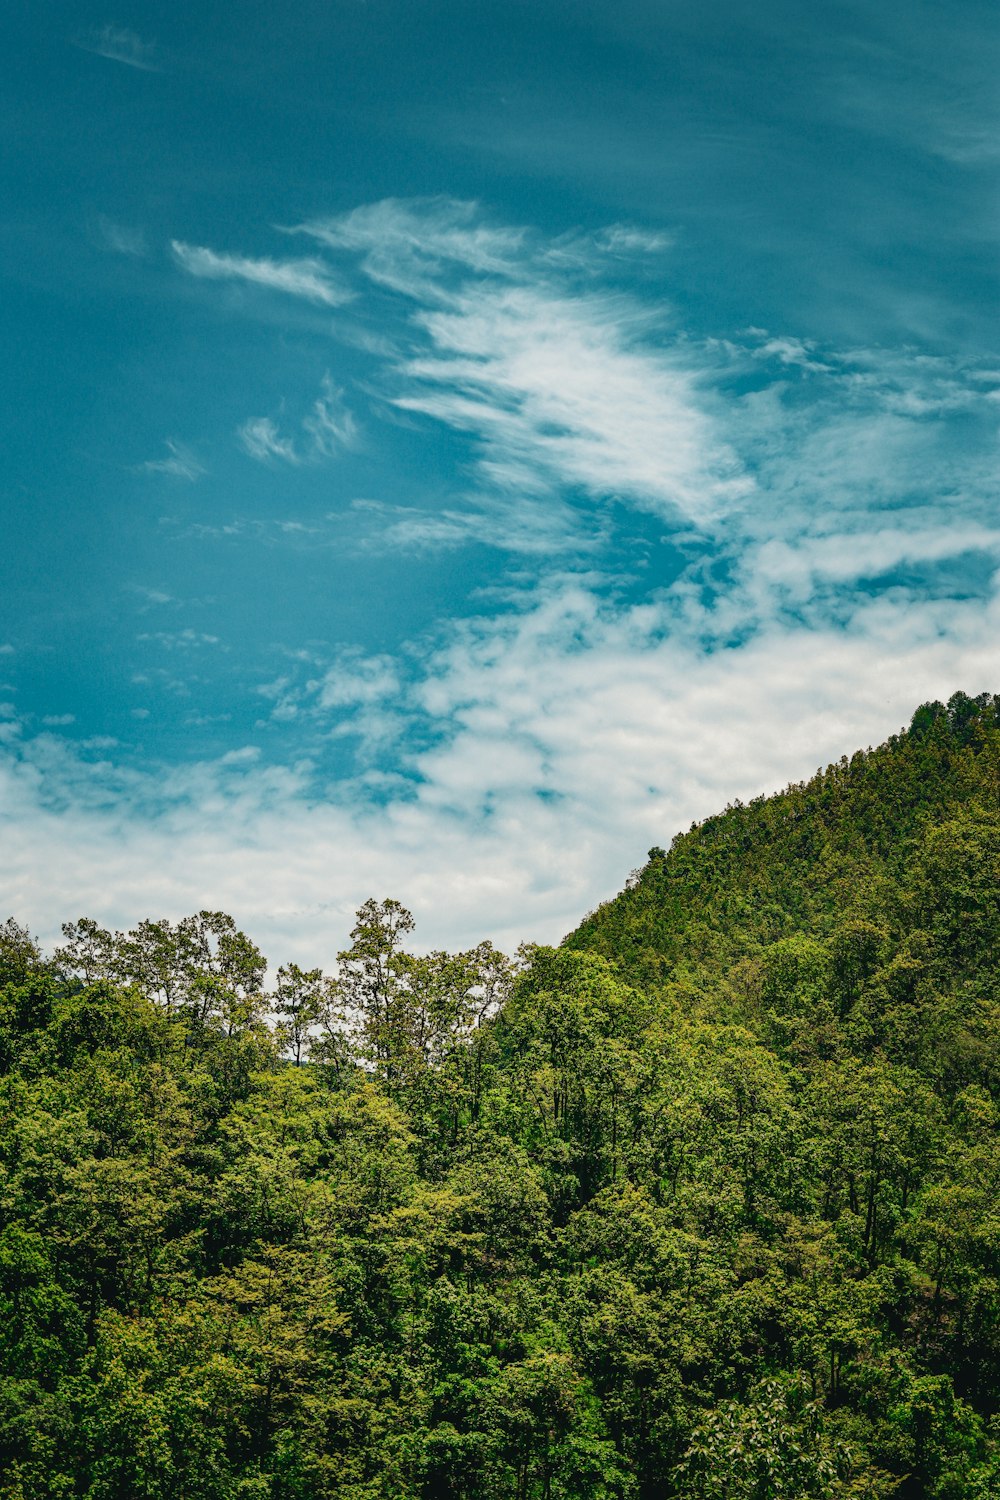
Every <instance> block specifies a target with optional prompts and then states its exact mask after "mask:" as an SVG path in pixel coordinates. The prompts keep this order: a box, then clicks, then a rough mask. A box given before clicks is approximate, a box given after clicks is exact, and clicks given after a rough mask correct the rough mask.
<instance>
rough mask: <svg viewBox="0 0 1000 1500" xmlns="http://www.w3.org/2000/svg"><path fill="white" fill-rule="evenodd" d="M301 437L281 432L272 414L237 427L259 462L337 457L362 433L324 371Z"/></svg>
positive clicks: (244, 445)
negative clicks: (318, 391) (359, 432)
mask: <svg viewBox="0 0 1000 1500" xmlns="http://www.w3.org/2000/svg"><path fill="white" fill-rule="evenodd" d="M301 432H302V434H303V435H302V436H301V437H289V436H287V435H285V434H284V433H282V432H281V430H280V428H279V427H278V425H277V423H276V422H275V421H274V419H273V418H272V417H251V418H249V419H248V420H247V421H246V422H244V423H242V424H241V426H240V427H239V428H238V429H237V434H236V435H237V438H238V439H239V443H240V446H241V448H242V449H243V451H244V452H245V453H246V454H248V455H249V457H250V458H255V459H256V460H257V461H258V462H259V463H267V462H269V461H270V460H273V459H278V460H280V461H281V462H283V463H288V464H301V463H310V462H314V463H315V462H319V461H321V460H323V459H328V458H335V457H337V456H338V455H339V454H340V453H342V452H343V450H344V449H345V448H350V447H352V446H353V444H354V443H355V441H356V439H357V436H358V428H357V423H356V422H355V420H354V417H353V415H352V413H351V412H350V411H349V410H348V408H347V406H346V405H345V404H344V393H343V391H341V390H340V389H338V387H337V386H335V385H334V383H333V381H332V380H331V378H330V376H329V374H327V375H324V377H323V381H322V384H321V386H320V393H319V395H318V396H317V397H316V400H315V401H314V402H313V404H312V406H311V407H310V408H309V410H308V412H307V413H306V415H305V416H304V417H303V418H302V422H301Z"/></svg>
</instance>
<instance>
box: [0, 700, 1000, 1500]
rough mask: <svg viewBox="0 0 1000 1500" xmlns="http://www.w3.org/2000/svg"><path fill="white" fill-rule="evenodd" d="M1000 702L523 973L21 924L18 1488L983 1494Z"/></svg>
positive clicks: (953, 1498) (4, 1341)
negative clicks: (41, 935) (326, 966)
mask: <svg viewBox="0 0 1000 1500" xmlns="http://www.w3.org/2000/svg"><path fill="white" fill-rule="evenodd" d="M998 710H1000V700H994V699H992V698H983V699H979V700H970V699H968V698H966V697H964V696H963V695H961V694H957V695H956V696H955V697H954V698H953V699H952V700H951V702H950V703H949V705H948V707H947V709H945V708H942V707H941V706H940V705H929V706H925V707H924V708H922V709H920V710H919V711H918V712H917V714H916V715H915V716H914V720H913V724H912V726H911V728H910V729H909V731H908V732H907V733H905V734H901V735H899V736H897V737H895V738H894V739H892V740H891V741H890V742H889V743H888V744H887V745H884V746H882V747H881V748H879V749H877V750H875V751H869V752H867V753H864V754H858V755H856V756H854V757H853V758H852V759H851V760H850V761H847V760H844V761H842V762H841V763H840V764H838V765H835V766H832V767H830V768H829V769H827V770H826V771H823V772H821V773H820V774H818V775H817V776H816V777H815V778H814V779H813V780H812V781H809V782H807V783H805V784H803V785H799V786H793V787H790V788H789V789H788V790H787V791H786V792H784V793H782V794H781V795H780V796H777V797H773V798H770V799H768V800H766V801H765V800H760V801H758V802H754V803H752V804H751V805H750V806H736V807H732V808H729V809H728V810H727V811H726V812H725V813H723V814H722V815H720V816H719V817H716V818H712V819H709V820H708V822H706V823H704V824H702V825H701V826H700V827H696V828H694V829H692V831H691V832H690V833H688V834H686V835H684V836H682V837H679V838H678V839H676V840H675V841H674V844H673V847H672V848H671V849H670V851H669V852H666V853H665V852H664V851H662V850H653V851H651V855H650V860H649V863H648V864H647V865H646V867H645V868H644V869H643V870H642V871H641V872H639V873H637V874H636V876H634V877H633V879H632V880H631V881H630V883H629V887H628V889H626V891H624V892H623V894H622V895H621V896H619V897H618V898H617V899H616V900H615V901H612V902H610V903H609V904H608V905H606V906H603V907H601V908H600V909H599V910H598V911H597V912H595V913H594V914H593V915H592V916H590V917H589V918H588V919H587V920H586V921H585V922H584V923H583V925H582V926H581V927H580V929H579V930H578V931H577V932H576V933H574V934H572V935H571V937H570V938H568V939H567V940H566V942H565V943H564V944H563V945H562V946H561V947H559V948H557V949H545V948H529V949H525V950H523V951H522V953H521V954H520V955H519V958H518V960H517V962H516V963H515V964H513V965H512V964H510V963H508V961H507V960H505V959H504V958H503V957H502V956H501V955H500V954H498V953H497V952H496V951H495V950H494V949H493V948H491V947H490V946H489V945H488V944H483V945H482V946H480V947H479V948H477V949H475V950H472V951H471V952H468V953H462V954H457V955H454V954H453V955H448V954H444V953H434V954H431V955H429V956H426V957H416V956H413V955H412V954H410V953H409V952H408V951H407V948H406V944H407V942H408V939H409V932H410V929H411V927H412V920H411V918H410V917H409V914H408V913H407V912H406V911H405V910H404V909H403V908H402V907H400V906H399V905H398V904H396V903H394V902H391V901H387V902H383V903H375V902H369V903H367V904H366V905H365V906H364V907H363V908H362V910H361V911H360V912H359V914H358V920H357V925H356V927H355V929H354V932H353V934H352V945H351V947H350V948H349V949H348V951H347V952H346V953H344V954H343V955H341V959H340V962H339V964H338V967H337V971H336V973H335V974H334V975H333V976H324V975H323V974H321V973H319V972H318V971H304V970H302V969H300V968H298V967H297V966H295V965H294V964H288V965H286V966H285V967H283V968H282V969H281V970H280V971H278V974H277V980H276V983H275V986H274V988H273V990H272V991H271V993H269V994H266V993H265V992H264V985H265V973H266V965H265V961H264V958H263V957H262V955H261V954H260V953H259V952H258V950H257V949H256V948H255V947H254V945H253V944H252V942H250V940H249V939H247V938H246V937H245V936H244V935H243V934H241V933H239V932H238V931H237V930H236V928H235V926H234V924H233V923H232V921H231V920H230V919H229V918H227V917H224V916H222V915H221V914H218V913H210V912H202V913H200V914H199V915H198V916H197V917H192V918H190V919H188V920H186V921H183V922H180V923H179V924H176V925H171V924H170V923H167V922H145V923H143V924H141V925H140V926H139V927H137V928H136V929H135V930H134V931H133V932H131V933H127V934H112V933H109V932H106V931H104V930H103V929H101V928H99V927H98V926H97V925H96V924H94V923H92V922H88V921H80V922H78V923H76V924H73V925H72V926H69V927H67V928H66V929H65V933H66V942H65V946H64V947H63V948H62V949H61V950H59V951H58V952H57V953H56V954H55V955H54V956H53V957H52V958H50V959H46V958H44V957H43V956H42V955H41V954H40V953H39V952H38V950H37V948H36V947H35V945H34V944H33V942H32V941H31V939H30V937H29V936H28V934H27V933H25V932H24V931H23V930H22V929H21V928H19V927H18V926H16V924H14V923H13V922H9V923H8V924H7V925H6V927H4V928H2V929H0V997H2V998H0V1500H36V1497H38V1500H41V1497H60V1500H63V1497H86V1500H236V1497H239V1500H300V1497H301V1500H321V1497H324V1500H325V1497H337V1500H383V1497H384V1500H418V1497H426V1500H430V1497H434V1500H437V1497H440V1500H480V1497H482V1500H486V1497H491V1500H507V1497H509V1500H602V1497H606V1500H613V1497H615V1500H654V1497H656V1500H659V1497H665V1500H669V1497H677V1500H682V1497H683V1500H688V1497H692V1500H693V1497H720V1500H721V1497H725V1500H778V1497H786V1500H823V1497H829V1500H847V1497H857V1500H861V1497H869V1500H876V1497H888V1496H895V1497H898V1500H919V1497H928V1500H930V1497H933V1500H988V1497H994V1496H996V1495H997V1494H998V1493H1000V1426H998V1421H997V1415H996V1414H997V1409H998V1403H1000V977H998V972H997V957H998V954H1000V942H998V937H1000V727H998V722H1000V712H998Z"/></svg>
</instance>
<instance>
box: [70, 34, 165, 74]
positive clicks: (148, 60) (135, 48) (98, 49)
mask: <svg viewBox="0 0 1000 1500" xmlns="http://www.w3.org/2000/svg"><path fill="white" fill-rule="evenodd" d="M77 45H78V46H79V47H81V48H82V49H83V51H84V52H93V53H94V55H95V56H97V57H106V58H108V60H109V61H110V62H119V63H124V64H125V66H126V67H127V68H138V69H139V70H140V71H141V72H143V73H158V72H159V71H160V66H159V63H158V61H157V55H156V44H155V42H145V41H143V39H142V37H140V36H139V35H138V34H137V33H136V32H134V31H130V30H129V29H128V27H126V26H114V25H112V24H111V22H108V23H107V25H105V26H101V27H99V28H98V29H97V30H95V31H92V32H90V33H89V34H88V35H87V36H86V37H84V38H83V39H82V40H81V41H79V42H78V43H77Z"/></svg>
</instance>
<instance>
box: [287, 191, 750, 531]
mask: <svg viewBox="0 0 1000 1500" xmlns="http://www.w3.org/2000/svg"><path fill="white" fill-rule="evenodd" d="M300 232H302V233H307V234H310V235H312V236H313V237H315V238H318V239H320V240H321V241H322V242H323V243H325V244H326V245H328V246H330V247H333V248H337V249H340V250H350V251H353V252H355V253H359V254H360V255H361V256H362V265H363V268H364V270H365V272H366V273H367V275H368V276H369V277H371V278H372V279H374V280H376V281H379V282H381V283H383V284H386V285H389V286H392V287H393V288H394V289H395V290H397V291H400V292H402V293H404V294H406V295H407V296H409V297H411V298H413V299H415V300H416V301H417V302H418V304H419V305H418V308H417V310H416V312H415V314H414V318H413V326H414V327H415V329H416V330H417V331H418V333H419V335H420V338H419V342H418V344H417V347H416V349H414V350H413V351H412V352H411V353H410V354H409V355H408V356H407V355H401V356H400V357H399V358H398V360H397V362H396V367H395V374H396V376H397V377H398V379H399V381H400V384H401V387H402V389H401V391H400V392H399V393H398V394H397V395H396V396H395V397H394V401H395V404H396V406H397V407H398V408H400V409H401V410H405V411H411V412H420V413H423V414H425V415H427V416H431V417H433V418H435V419H436V420H438V421H441V422H443V423H446V424H447V425H448V426H450V427H452V428H453V429H456V430H458V431H461V432H465V433H469V434H471V436H472V438H473V440H474V442H475V444H476V446H477V449H478V453H479V475H480V478H481V480H482V483H483V487H484V489H485V490H488V491H493V492H496V491H498V490H499V491H506V492H515V491H519V492H521V493H525V492H527V493H531V492H532V491H534V492H536V493H537V492H538V491H539V490H540V489H544V490H545V491H546V492H549V493H551V492H552V491H553V490H554V489H555V488H558V487H574V488H578V489H581V490H583V491H584V492H585V493H587V494H589V495H590V496H591V497H592V498H595V499H609V498H611V499H624V500H626V501H627V502H629V503H632V504H636V505H638V506H639V507H640V508H643V509H647V510H652V511H655V512H657V513H660V514H664V515H671V516H673V515H677V514H680V515H683V516H685V517H688V518H696V519H699V520H705V519H707V518H709V517H712V516H715V515H716V514H718V513H719V512H720V511H725V510H727V509H729V508H731V507H732V506H733V505H738V504H740V503H741V502H742V501H743V499H744V498H745V497H746V496H747V495H748V494H749V493H750V491H751V489H752V484H751V481H750V480H749V478H748V477H747V475H746V474H745V473H744V472H743V471H742V469H741V466H740V464H739V462H738V460H737V458H736V456H735V454H734V453H733V451H732V450H731V448H730V447H729V446H728V445H727V444H726V442H725V441H724V439H723V438H722V437H721V435H720V433H719V431H718V427H717V423H716V421H715V419H714V417H713V415H712V413H711V410H710V407H711V404H712V403H711V400H710V398H709V396H708V394H707V392H706V391H705V389H704V385H705V384H706V382H705V381H704V379H703V375H704V373H705V372H704V370H703V369H702V368H699V361H698V359H697V357H696V356H695V354H694V352H693V351H692V350H691V349H690V348H682V347H681V344H680V341H679V340H677V339H676V338H675V337H674V338H671V337H668V336H667V335H666V333H665V331H664V329H663V328H662V327H661V326H659V324H658V323H656V322H654V321H653V320H651V318H650V316H649V313H648V310H646V309H645V308H644V307H643V306H642V305H641V303H639V302H638V301H636V300H635V299H633V298H631V297H629V296H626V295H625V294H623V293H619V294H617V295H611V294H604V295H601V294H598V293H595V292H593V291H583V292H580V291H578V290H576V289H575V288H574V286H573V282H572V277H570V278H569V279H568V280H567V278H566V276H565V275H563V274H562V273H561V271H560V270H559V268H558V266H556V267H553V266H552V265H550V264H549V263H548V261H549V255H548V251H547V249H546V248H545V247H542V248H538V247H537V246H536V245H535V244H534V242H533V241H532V240H531V238H530V237H529V236H528V235H527V234H526V232H525V231H524V230H514V229H505V228H497V227H491V226H489V225H486V224H484V223H483V221H482V217H481V215H480V214H479V210H478V208H477V206H476V205H474V204H468V203H452V202H447V201H434V202H431V203H429V204H420V203H401V202H399V201H397V200H392V199H390V200H387V201H386V202H384V203H379V204H374V205H371V206H369V207H366V208H364V209H358V210H355V211H354V212H353V213H351V214H348V215H345V216H343V217H342V218H340V219H334V220H326V221H323V222H316V223H312V224H307V225H303V226H301V229H300ZM607 234H608V245H609V246H612V247H613V246H616V245H619V246H620V245H622V244H624V243H627V244H628V245H629V247H630V248H632V249H635V248H637V247H638V246H639V245H641V246H642V248H644V249H649V248H651V243H652V242H651V240H650V239H649V237H646V236H643V234H642V233H641V232H640V231H638V230H627V229H626V228H625V227H623V226H617V227H616V228H615V229H613V230H609V231H608V232H607ZM575 243H576V245H577V253H580V242H575ZM595 253H597V252H596V251H595V248H594V246H593V245H591V250H590V259H591V260H593V257H594V254H595ZM701 363H702V365H703V364H704V362H701Z"/></svg>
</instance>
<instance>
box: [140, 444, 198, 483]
mask: <svg viewBox="0 0 1000 1500" xmlns="http://www.w3.org/2000/svg"><path fill="white" fill-rule="evenodd" d="M166 447H167V456H166V458H149V459H147V460H146V462H145V463H142V464H139V466H138V472H140V473H144V474H169V475H171V476H172V477H173V478H174V479H186V480H187V481H188V483H189V484H193V483H194V482H195V480H196V479H201V477H202V476H203V475H204V474H206V473H207V472H208V471H207V469H206V468H205V466H204V464H203V463H201V462H200V460H199V459H198V458H196V457H195V455H194V454H193V453H192V451H191V449H190V448H188V447H186V446H185V444H184V443H176V442H174V441H173V439H172V438H168V439H167V444H166Z"/></svg>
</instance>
